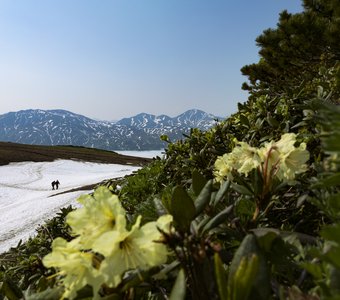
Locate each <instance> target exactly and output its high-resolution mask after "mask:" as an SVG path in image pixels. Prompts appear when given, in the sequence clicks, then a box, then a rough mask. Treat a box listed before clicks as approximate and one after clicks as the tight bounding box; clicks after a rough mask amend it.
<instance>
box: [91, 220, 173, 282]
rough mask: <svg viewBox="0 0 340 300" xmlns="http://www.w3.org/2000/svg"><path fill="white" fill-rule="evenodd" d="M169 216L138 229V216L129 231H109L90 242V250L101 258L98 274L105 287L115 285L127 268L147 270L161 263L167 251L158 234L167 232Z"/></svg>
mask: <svg viewBox="0 0 340 300" xmlns="http://www.w3.org/2000/svg"><path fill="white" fill-rule="evenodd" d="M171 221H172V216H171V215H165V216H162V217H160V218H159V219H158V220H157V222H149V223H147V224H145V225H143V226H142V227H140V222H141V216H139V217H138V218H137V221H136V223H135V224H134V225H133V226H132V228H131V230H130V231H124V232H119V231H111V232H107V233H104V234H103V235H101V236H100V237H99V238H98V239H97V240H96V242H95V243H94V247H93V250H94V251H97V252H99V253H101V254H102V255H104V257H105V259H104V260H103V261H102V263H101V265H100V272H101V273H102V274H104V276H105V279H106V283H107V284H108V285H109V286H112V287H114V286H117V285H118V284H119V283H120V282H121V280H122V275H123V273H124V272H126V271H128V270H131V269H140V270H147V269H149V268H151V267H154V266H158V265H160V264H163V263H165V262H166V260H167V255H168V251H167V248H166V246H165V245H164V244H163V243H161V240H162V233H161V232H160V231H159V230H158V228H160V229H161V230H163V231H169V226H170V223H171Z"/></svg>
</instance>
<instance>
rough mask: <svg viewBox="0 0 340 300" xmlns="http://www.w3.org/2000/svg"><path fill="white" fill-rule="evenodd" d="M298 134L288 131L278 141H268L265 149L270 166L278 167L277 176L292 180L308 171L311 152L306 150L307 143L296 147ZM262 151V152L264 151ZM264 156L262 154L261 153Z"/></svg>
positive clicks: (281, 178)
mask: <svg viewBox="0 0 340 300" xmlns="http://www.w3.org/2000/svg"><path fill="white" fill-rule="evenodd" d="M295 143H296V134H295V133H286V134H284V135H282V137H281V139H280V140H279V141H277V142H271V143H268V144H267V145H266V146H265V147H264V149H265V151H264V152H267V154H266V155H267V158H265V157H264V158H263V159H264V160H266V159H268V168H269V169H271V168H273V167H275V168H276V172H275V174H276V176H277V177H278V178H279V179H280V180H288V181H291V180H293V179H294V178H295V175H296V174H299V173H303V172H306V170H307V165H306V164H305V163H306V162H307V160H308V159H309V152H308V151H307V150H306V143H301V144H300V146H299V147H295V146H294V145H295ZM264 152H262V153H264ZM261 157H262V155H261Z"/></svg>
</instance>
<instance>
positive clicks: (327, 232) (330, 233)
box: [320, 224, 340, 244]
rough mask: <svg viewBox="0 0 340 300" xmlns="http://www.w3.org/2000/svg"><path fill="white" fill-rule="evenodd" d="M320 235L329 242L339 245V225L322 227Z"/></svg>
mask: <svg viewBox="0 0 340 300" xmlns="http://www.w3.org/2000/svg"><path fill="white" fill-rule="evenodd" d="M320 235H321V236H322V237H323V238H324V239H326V240H329V241H334V242H337V243H338V244H340V224H335V225H330V226H326V227H324V228H323V229H322V230H321V232H320Z"/></svg>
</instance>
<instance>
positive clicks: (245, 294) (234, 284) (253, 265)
mask: <svg viewBox="0 0 340 300" xmlns="http://www.w3.org/2000/svg"><path fill="white" fill-rule="evenodd" d="M258 269H259V258H258V256H257V255H255V254H252V255H251V256H250V257H242V259H241V262H240V264H239V266H238V268H237V270H236V273H235V275H234V276H233V277H232V279H231V280H230V281H229V282H228V292H229V299H232V300H246V299H249V296H250V295H251V290H252V283H253V282H254V280H255V278H256V273H257V272H258ZM251 299H253V295H252V298H251Z"/></svg>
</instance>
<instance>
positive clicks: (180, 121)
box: [0, 109, 216, 150]
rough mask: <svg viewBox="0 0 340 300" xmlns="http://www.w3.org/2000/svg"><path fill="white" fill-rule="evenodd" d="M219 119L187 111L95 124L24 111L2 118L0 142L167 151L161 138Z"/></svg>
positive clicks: (75, 117) (61, 113) (176, 136)
mask: <svg viewBox="0 0 340 300" xmlns="http://www.w3.org/2000/svg"><path fill="white" fill-rule="evenodd" d="M215 119H216V117H215V116H213V115H211V114H207V113H205V112H203V111H200V110H196V109H193V110H188V111H186V112H185V113H183V114H181V115H179V116H177V117H174V118H171V117H169V116H166V115H160V116H155V115H151V114H147V113H141V114H138V115H136V116H134V117H131V118H124V119H122V120H120V121H117V122H107V121H96V120H93V119H90V118H87V117H85V116H82V115H78V114H75V113H72V112H69V111H65V110H33V109H30V110H22V111H18V112H10V113H7V114H3V115H0V140H1V141H6V142H16V143H23V144H36V145H75V146H85V147H94V148H100V149H107V150H152V149H161V148H164V146H165V144H164V142H162V141H161V140H160V138H159V137H160V135H162V134H166V135H168V136H169V137H170V138H171V140H177V139H180V138H182V136H183V133H188V132H189V131H190V129H191V128H199V129H201V130H207V129H208V128H210V127H211V126H213V124H215Z"/></svg>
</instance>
